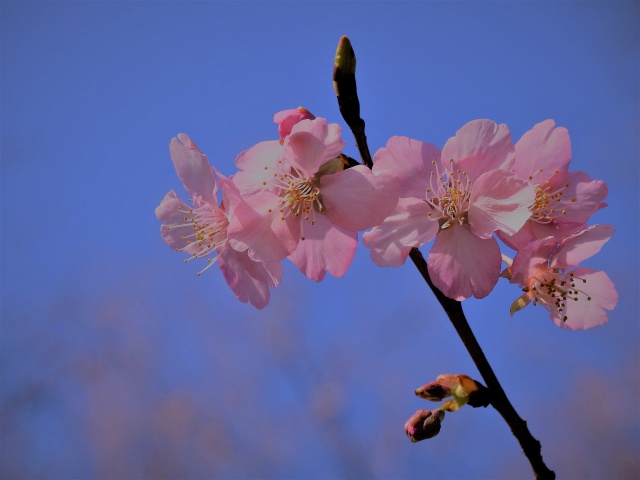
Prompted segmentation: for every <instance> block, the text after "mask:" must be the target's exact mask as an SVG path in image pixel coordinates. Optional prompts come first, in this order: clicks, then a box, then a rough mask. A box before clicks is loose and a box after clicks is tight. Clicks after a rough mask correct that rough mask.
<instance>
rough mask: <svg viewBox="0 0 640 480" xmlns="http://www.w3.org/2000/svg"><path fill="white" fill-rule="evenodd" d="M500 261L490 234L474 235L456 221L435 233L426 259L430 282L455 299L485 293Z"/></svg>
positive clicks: (498, 267) (478, 295) (497, 275)
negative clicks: (486, 236)
mask: <svg viewBox="0 0 640 480" xmlns="http://www.w3.org/2000/svg"><path fill="white" fill-rule="evenodd" d="M501 262H502V258H501V256H500V248H499V247H498V242H497V241H496V240H495V239H494V238H487V239H482V238H478V237H477V236H475V235H474V234H473V233H472V232H471V229H469V228H468V227H466V226H464V225H459V224H457V223H454V224H453V225H452V226H451V228H449V229H447V230H441V231H440V232H439V233H438V235H437V236H436V241H435V242H434V244H433V247H431V252H430V253H429V258H428V260H427V264H428V267H429V275H430V276H431V280H432V281H433V283H434V285H435V286H436V287H438V289H439V290H440V291H441V292H442V293H444V294H445V295H446V296H447V297H449V298H453V299H455V300H464V299H465V298H469V297H471V296H474V297H476V298H484V297H486V296H487V295H489V293H490V292H491V290H493V287H494V286H495V284H496V283H497V282H498V277H499V275H500V264H501Z"/></svg>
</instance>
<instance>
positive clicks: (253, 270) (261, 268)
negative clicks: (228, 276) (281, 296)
mask: <svg viewBox="0 0 640 480" xmlns="http://www.w3.org/2000/svg"><path fill="white" fill-rule="evenodd" d="M236 260H238V263H239V264H240V265H241V266H242V268H243V269H245V270H246V271H247V272H248V273H249V275H251V276H252V277H253V278H255V279H256V280H260V281H261V282H264V283H266V284H267V285H269V286H270V287H272V288H275V287H277V286H278V285H279V284H280V279H281V278H282V265H281V264H280V262H256V261H255V260H251V258H249V255H248V254H247V252H246V251H244V252H238V251H237V250H236Z"/></svg>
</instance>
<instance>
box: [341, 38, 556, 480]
mask: <svg viewBox="0 0 640 480" xmlns="http://www.w3.org/2000/svg"><path fill="white" fill-rule="evenodd" d="M355 72H356V59H355V53H354V51H353V48H352V47H351V42H350V41H349V39H348V38H347V37H345V36H343V37H342V38H341V39H340V42H339V43H338V49H337V51H336V59H335V65H334V70H333V86H334V89H335V91H336V95H337V96H338V105H339V107H340V113H341V114H342V116H343V118H344V119H345V121H346V122H347V125H349V128H350V129H351V132H352V133H353V136H354V137H355V140H356V143H357V145H358V150H359V151H360V155H361V156H362V161H363V163H364V164H365V165H367V166H368V167H369V168H372V167H373V162H372V160H371V154H370V153H369V147H368V146H367V137H366V136H365V134H364V120H362V119H361V118H360V101H359V100H358V93H357V89H356V76H355ZM409 256H410V257H411V260H413V263H414V264H415V266H416V268H417V269H418V271H419V272H420V274H421V275H422V278H424V280H425V281H426V282H427V285H429V288H431V291H432V292H433V293H434V295H435V296H436V298H437V299H438V302H440V305H441V306H442V308H443V309H444V311H445V312H446V314H447V316H448V317H449V320H450V321H451V323H452V324H453V326H454V328H455V329H456V332H458V335H459V336H460V339H461V340H462V342H463V343H464V346H465V347H466V349H467V351H468V352H469V355H471V358H472V359H473V362H474V363H475V365H476V367H477V368H478V371H479V372H480V375H482V378H483V379H484V381H485V383H486V385H487V387H488V388H489V390H490V392H491V405H492V406H493V408H495V409H496V410H497V411H498V413H500V415H502V418H504V420H505V421H506V422H507V424H508V425H509V428H511V432H512V433H513V435H514V436H515V437H516V439H517V440H518V442H519V443H520V447H521V448H522V451H523V453H524V454H525V456H526V457H527V459H528V460H529V462H530V463H531V468H532V469H533V472H534V475H535V478H537V479H545V480H546V479H554V478H555V473H554V472H553V471H552V470H549V468H548V467H547V466H546V465H545V463H544V461H543V460H542V455H541V445H540V442H539V441H538V440H536V439H535V438H534V437H533V435H531V432H529V428H528V427H527V422H526V421H524V420H523V419H522V418H520V416H519V415H518V413H517V412H516V410H515V408H513V405H511V402H510V401H509V399H508V398H507V395H506V394H505V392H504V390H503V389H502V386H501V385H500V382H499V381H498V378H497V377H496V375H495V373H494V372H493V369H492V368H491V365H490V364H489V361H488V360H487V357H485V355H484V353H483V352H482V348H480V344H479V343H478V341H477V340H476V337H475V335H474V334H473V331H472V330H471V327H470V326H469V323H468V322H467V319H466V317H465V315H464V312H463V311H462V304H461V303H460V302H458V301H457V300H453V299H451V298H448V297H446V296H445V295H444V294H443V293H442V292H441V291H440V290H438V288H437V287H436V286H435V285H434V284H433V282H432V281H431V277H430V276H429V271H428V268H427V262H426V261H425V259H424V257H423V256H422V253H420V251H419V250H418V249H417V248H412V249H411V252H410V253H409Z"/></svg>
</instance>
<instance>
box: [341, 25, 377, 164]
mask: <svg viewBox="0 0 640 480" xmlns="http://www.w3.org/2000/svg"><path fill="white" fill-rule="evenodd" d="M333 89H334V90H335V92H336V96H337V97H338V107H339V108H340V113H341V114H342V118H344V121H345V122H347V125H349V128H350V129H351V131H352V132H353V135H354V136H355V138H356V145H357V147H358V152H360V158H362V163H364V164H365V165H366V166H367V167H369V168H373V160H371V153H369V147H367V137H366V135H365V134H364V120H362V118H360V101H359V100H358V89H357V88H356V56H355V54H354V52H353V48H351V42H350V41H349V39H348V38H347V37H345V36H343V37H342V38H340V42H338V49H337V50H336V59H335V63H334V66H333Z"/></svg>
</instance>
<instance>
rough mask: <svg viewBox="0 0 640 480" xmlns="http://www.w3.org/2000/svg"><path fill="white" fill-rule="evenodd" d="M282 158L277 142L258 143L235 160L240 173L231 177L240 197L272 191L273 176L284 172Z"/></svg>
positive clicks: (282, 151) (281, 151) (280, 147)
mask: <svg viewBox="0 0 640 480" xmlns="http://www.w3.org/2000/svg"><path fill="white" fill-rule="evenodd" d="M283 158H284V148H283V147H282V145H280V143H279V142H278V141H277V140H274V141H269V142H260V143H258V144H256V145H254V146H253V147H251V148H250V149H248V150H245V151H244V152H242V153H241V154H240V155H238V157H237V158H236V167H238V168H239V169H240V171H239V172H238V173H236V174H235V175H234V176H233V183H235V184H236V185H237V186H238V188H239V189H240V192H241V193H242V195H253V194H254V193H256V192H259V191H261V190H267V189H273V179H274V178H275V176H276V175H277V174H278V173H280V172H284V171H285V170H286V168H285V165H284V162H282V161H281V160H282V159H283Z"/></svg>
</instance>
